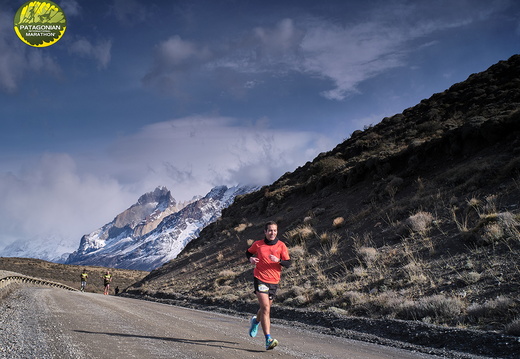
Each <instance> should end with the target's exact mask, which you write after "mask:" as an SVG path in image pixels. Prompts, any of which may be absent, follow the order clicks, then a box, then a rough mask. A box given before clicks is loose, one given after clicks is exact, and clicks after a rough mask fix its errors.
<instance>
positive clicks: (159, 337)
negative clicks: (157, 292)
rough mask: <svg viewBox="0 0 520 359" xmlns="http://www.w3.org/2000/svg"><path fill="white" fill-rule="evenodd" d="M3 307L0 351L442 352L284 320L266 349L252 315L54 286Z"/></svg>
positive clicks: (229, 357) (346, 357)
mask: <svg viewBox="0 0 520 359" xmlns="http://www.w3.org/2000/svg"><path fill="white" fill-rule="evenodd" d="M0 307H1V308H0V309H1V310H2V314H0V337H1V338H2V339H0V357H1V358H75V359H76V358H78V359H79V358H116V359H117V358H139V359H147V358H154V359H156V358H226V359H235V358H241V359H242V358H284V359H285V358H327V359H334V358H338V359H340V358H341V359H354V358H360V359H361V358H362V359H376V358H377V359H381V358H385V359H388V358H395V359H412V358H415V359H417V358H422V359H433V358H439V357H436V356H431V355H426V354H420V353H414V352H409V351H404V350H400V349H396V348H389V347H384V346H379V345H374V344H369V343H364V342H358V341H353V340H348V339H342V338H337V337H333V336H326V335H322V334H316V333H312V332H308V331H304V330H301V329H295V328H291V327H286V326H279V325H273V327H272V334H273V336H274V337H275V338H277V339H278V340H279V342H280V345H279V346H278V347H277V348H275V349H274V350H270V351H265V348H264V338H263V335H262V334H261V332H260V333H259V335H258V336H257V337H256V338H250V337H249V336H248V334H247V329H248V319H247V318H240V317H233V316H227V315H223V314H219V313H213V312H205V311H199V310H192V309H186V308H181V307H176V306H171V305H165V304H159V303H154V302H148V301H142V300H136V299H130V298H122V297H114V296H104V295H100V294H92V293H81V292H69V291H65V290H60V289H52V288H21V289H20V290H17V291H16V292H15V293H13V294H11V295H10V296H9V297H8V298H7V299H5V300H3V301H2V302H1V304H0Z"/></svg>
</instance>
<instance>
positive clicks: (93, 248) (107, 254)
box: [66, 186, 257, 270]
mask: <svg viewBox="0 0 520 359" xmlns="http://www.w3.org/2000/svg"><path fill="white" fill-rule="evenodd" d="M255 189H257V188H256V187H251V186H235V187H231V188H228V187H226V186H219V187H215V188H213V189H212V190H211V191H210V192H209V193H208V194H207V195H206V196H205V197H203V198H196V199H194V200H193V201H190V202H188V203H186V204H183V205H178V204H177V203H176V202H175V200H174V199H173V197H172V196H171V194H170V191H168V190H167V189H166V188H164V187H159V188H157V189H156V190H155V191H154V192H150V193H147V194H145V195H143V196H141V197H140V198H139V200H138V201H137V203H136V204H134V205H133V206H131V207H130V208H128V209H127V210H126V211H124V212H122V213H120V214H119V215H118V216H116V218H114V220H113V221H112V222H110V223H108V224H106V225H104V226H103V227H101V228H99V229H97V230H96V231H94V232H92V233H90V234H87V235H85V236H83V237H82V238H81V241H80V245H79V248H78V250H77V251H75V252H74V253H72V254H71V255H70V256H69V258H68V260H67V261H66V263H67V264H84V265H100V266H107V267H115V268H126V269H139V270H152V269H154V268H157V267H158V266H160V265H162V264H164V263H166V262H168V261H169V260H171V259H173V258H175V257H176V256H177V255H178V254H179V253H180V252H181V251H182V250H183V249H184V247H186V245H187V244H188V243H189V242H190V241H191V240H192V239H194V238H196V237H197V236H198V234H199V233H200V231H201V230H202V229H203V228H204V227H206V226H207V225H208V224H210V223H212V222H214V221H215V220H217V219H218V218H219V217H220V215H221V212H222V210H223V209H224V208H226V207H228V206H229V205H230V204H231V203H232V202H233V200H234V199H235V197H236V196H237V195H240V194H245V193H249V192H251V191H253V190H255Z"/></svg>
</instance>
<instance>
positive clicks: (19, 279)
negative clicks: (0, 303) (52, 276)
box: [0, 275, 78, 292]
mask: <svg viewBox="0 0 520 359" xmlns="http://www.w3.org/2000/svg"><path fill="white" fill-rule="evenodd" d="M16 283H18V284H31V285H43V286H47V287H54V288H60V289H65V290H70V291H76V292H77V291H78V290H77V289H76V288H72V287H69V286H68V285H65V284H61V283H57V282H52V281H48V280H45V279H40V278H33V277H27V276H24V275H9V276H5V277H3V278H0V290H1V289H3V288H5V287H7V286H9V285H11V284H16Z"/></svg>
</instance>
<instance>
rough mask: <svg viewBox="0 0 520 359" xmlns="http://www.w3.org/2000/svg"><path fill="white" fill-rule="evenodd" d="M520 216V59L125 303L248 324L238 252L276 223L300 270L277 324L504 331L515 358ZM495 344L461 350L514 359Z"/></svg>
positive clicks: (195, 247) (184, 260)
mask: <svg viewBox="0 0 520 359" xmlns="http://www.w3.org/2000/svg"><path fill="white" fill-rule="evenodd" d="M519 203H520V56H518V55H517V56H513V57H511V58H510V59H509V60H507V61H502V62H499V63H497V64H495V65H493V66H491V67H490V68H489V69H488V70H487V71H485V72H482V73H479V74H473V75H471V76H470V77H469V78H468V79H467V80H466V81H464V82H462V83H458V84H455V85H453V86H452V87H450V88H449V89H447V90H446V91H444V92H442V93H438V94H434V95H433V96H432V97H430V98H429V99H425V100H423V101H421V103H419V104H418V105H416V106H414V107H412V108H409V109H406V110H404V111H403V112H402V113H400V114H396V115H395V116H392V117H388V118H384V119H382V121H381V122H380V123H378V124H377V125H375V126H372V127H369V128H366V129H364V130H363V131H356V132H354V133H353V134H352V135H351V136H350V138H348V139H347V140H345V141H344V142H343V143H341V144H339V145H338V146H336V148H334V149H333V150H331V151H329V152H327V153H322V154H320V155H319V156H318V157H317V158H316V159H314V160H313V161H312V162H308V163H306V164H305V165H303V166H301V167H299V168H297V169H296V170H295V171H293V172H291V173H286V174H285V175H283V176H282V177H281V178H280V179H278V180H277V181H276V182H274V183H273V184H271V185H269V186H265V187H264V188H262V189H261V190H259V191H256V192H253V193H251V194H248V195H244V196H241V197H240V198H238V199H237V200H236V201H235V203H234V204H233V205H231V206H230V207H228V208H227V209H226V210H224V211H223V212H222V217H221V219H220V220H219V221H217V222H215V223H213V224H211V225H209V226H208V227H206V228H205V229H204V230H203V231H202V232H201V234H200V236H199V237H198V238H197V239H196V240H194V241H192V242H191V243H190V244H189V245H188V246H187V247H186V248H185V249H184V250H183V252H182V253H181V254H180V255H179V256H178V257H177V258H176V259H175V260H172V261H170V262H169V263H167V264H165V265H164V266H162V267H160V268H158V269H157V270H154V271H152V272H151V273H150V275H149V276H147V277H146V278H145V279H143V281H141V282H139V283H136V284H135V285H134V286H133V287H132V288H129V289H128V291H127V294H129V295H136V296H146V297H148V298H155V299H158V298H160V299H161V300H177V301H178V302H180V303H182V302H184V303H194V302H195V303H200V304H203V305H216V306H218V307H226V308H230V309H234V308H235V309H237V310H243V309H245V310H247V311H253V310H254V308H255V306H256V299H255V298H254V296H253V295H252V294H251V288H250V286H251V285H250V281H251V280H252V270H251V267H250V265H249V263H247V262H246V260H245V255H244V252H245V250H246V249H247V248H248V246H249V245H250V244H251V242H252V240H254V239H259V238H261V237H262V226H263V224H264V223H265V221H267V220H275V221H277V222H278V224H279V234H280V236H281V237H282V238H283V239H284V240H285V241H286V242H287V243H288V246H289V247H290V253H291V257H292V259H293V261H294V265H293V266H292V267H291V268H290V269H289V270H286V271H285V272H284V274H283V277H282V282H281V289H280V291H279V294H278V296H277V299H276V303H277V304H276V305H277V309H275V310H274V312H276V311H279V312H282V313H283V312H287V311H291V310H293V311H295V310H296V311H299V310H304V311H306V312H311V313H318V314H319V313H329V312H330V311H333V312H334V313H337V315H338V316H339V317H340V318H341V317H343V318H344V320H345V321H348V318H352V317H358V318H364V320H365V321H369V320H379V319H381V320H387V321H401V320H405V321H407V322H408V323H422V324H427V325H442V326H444V327H453V328H461V327H465V328H471V329H478V330H482V331H483V332H482V333H492V332H493V333H496V332H501V333H506V334H507V335H510V336H513V337H507V339H505V340H504V343H503V344H500V346H501V350H502V349H503V350H505V351H507V343H508V342H509V343H511V342H516V340H517V339H515V337H514V336H518V335H520V320H519V319H518V318H519V317H520V297H519V294H518V293H520V270H519V267H518V256H519V254H520V235H519V229H520V227H519V221H520V217H519V212H520V208H519ZM275 315H276V314H275ZM318 321H319V320H318ZM334 325H338V324H337V322H336V324H334ZM387 325H391V324H387ZM416 327H417V330H423V329H421V328H422V327H423V326H416ZM411 332H413V331H411ZM399 334H401V335H402V337H403V340H407V339H404V338H409V337H410V335H407V334H405V333H404V332H402V333H397V335H399ZM506 334H504V335H506ZM446 335H450V334H446ZM507 335H506V336H507ZM413 336H415V337H416V339H417V338H420V336H421V333H420V332H417V333H415V334H414V335H413ZM475 340H476V342H478V338H477V339H475ZM469 342H470V341H469V340H468V343H469ZM483 342H484V341H483ZM449 343H450V340H449V338H447V337H446V339H445V341H444V342H443V341H442V340H439V342H438V344H437V345H448V344H449ZM474 343H475V341H474ZM486 343H490V342H486ZM496 345H497V347H496V348H494V347H493V346H491V347H489V345H484V346H476V345H466V346H465V348H464V350H468V351H470V352H472V353H475V354H481V355H489V356H493V357H508V356H507V355H508V354H496V350H498V345H499V344H498V342H497V344H496ZM501 355H504V356H501ZM510 357H513V356H510Z"/></svg>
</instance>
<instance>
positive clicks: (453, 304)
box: [398, 295, 464, 320]
mask: <svg viewBox="0 0 520 359" xmlns="http://www.w3.org/2000/svg"><path fill="white" fill-rule="evenodd" d="M463 307H464V305H463V303H462V302H461V301H460V299H458V298H448V297H445V296H443V295H434V296H430V297H424V298H421V299H419V300H418V301H407V302H405V303H403V305H402V306H401V308H399V312H398V316H399V317H400V318H402V319H413V320H422V319H425V318H432V319H436V320H443V319H447V320H449V319H452V318H454V317H457V316H459V315H460V313H461V312H462V309H463Z"/></svg>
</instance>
